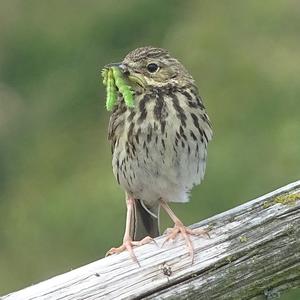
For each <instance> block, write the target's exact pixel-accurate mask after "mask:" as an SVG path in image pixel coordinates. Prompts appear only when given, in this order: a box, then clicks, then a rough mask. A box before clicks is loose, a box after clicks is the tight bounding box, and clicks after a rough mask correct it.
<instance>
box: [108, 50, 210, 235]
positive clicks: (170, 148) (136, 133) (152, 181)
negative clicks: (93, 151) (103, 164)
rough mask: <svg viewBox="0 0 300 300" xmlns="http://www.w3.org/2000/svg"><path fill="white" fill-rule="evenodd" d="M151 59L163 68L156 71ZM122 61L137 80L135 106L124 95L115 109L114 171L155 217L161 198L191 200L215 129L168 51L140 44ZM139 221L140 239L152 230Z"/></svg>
mask: <svg viewBox="0 0 300 300" xmlns="http://www.w3.org/2000/svg"><path fill="white" fill-rule="evenodd" d="M149 64H156V65H157V66H158V67H159V69H158V70H157V71H155V72H153V73H151V72H149V71H148V70H147V66H149ZM121 66H122V70H123V72H124V74H125V75H127V76H129V78H130V79H131V82H132V84H133V89H134V91H135V100H134V101H135V107H134V108H129V107H127V106H126V105H125V103H124V101H123V99H122V96H121V95H119V99H118V106H117V107H115V109H114V110H113V112H112V115H111V118H110V122H109V134H108V136H109V140H110V141H111V145H112V153H113V160H112V165H113V172H114V175H115V177H116V179H117V181H118V183H119V184H120V185H121V186H122V187H123V188H124V190H125V191H126V194H127V197H131V198H133V199H135V200H136V201H140V203H141V206H142V207H143V208H144V209H145V211H146V212H147V214H148V217H149V219H152V218H153V217H155V215H157V214H158V211H159V205H160V202H159V201H160V199H161V200H163V201H165V202H186V201H188V197H189V192H190V190H191V189H192V187H193V186H194V185H198V184H200V182H201V180H202V179H203V176H204V172H205V165H206V156H207V144H208V142H209V141H210V140H211V138H212V129H211V125H210V121H209V118H208V116H207V114H206V112H205V108H204V105H203V102H202V99H201V97H200V96H199V93H198V89H197V87H196V85H195V82H194V80H193V78H192V76H191V75H190V74H189V73H188V72H187V71H186V69H185V68H184V67H183V66H182V64H181V63H179V62H178V60H176V59H175V58H173V57H171V56H170V55H169V53H168V52H167V51H166V50H164V49H160V48H153V47H143V48H138V49H136V50H134V51H132V52H130V53H129V54H128V55H127V56H126V57H125V59H124V60H123V62H122V65H121ZM148 68H149V67H148ZM152 68H153V66H152ZM135 79H136V80H135ZM137 79H138V80H137ZM135 207H137V205H136V206H135ZM138 212H139V210H137V209H135V213H136V214H138ZM147 214H146V215H147ZM136 219H137V218H136ZM143 219H145V217H144V218H143ZM152 221H153V219H152ZM142 223H143V222H142ZM156 224H157V222H156ZM137 226H138V225H137V224H136V222H135V228H133V227H134V226H132V228H131V234H132V235H134V238H138V239H141V238H143V237H144V236H145V235H146V234H147V229H146V230H145V228H144V229H143V230H142V231H143V233H141V234H139V228H136V227H137ZM141 227H142V226H141ZM150 233H151V232H150ZM157 233H158V232H157ZM152 237H153V236H152Z"/></svg>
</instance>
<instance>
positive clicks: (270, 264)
mask: <svg viewBox="0 0 300 300" xmlns="http://www.w3.org/2000/svg"><path fill="white" fill-rule="evenodd" d="M192 227H193V228H197V227H204V228H207V227H208V228H209V229H210V238H204V237H193V238H192V240H193V245H194V248H195V260H194V263H193V264H191V259H190V257H189V255H188V253H187V249H186V246H185V244H184V242H183V241H182V240H178V241H176V242H175V243H170V244H167V245H165V246H164V247H162V248H161V247H160V245H162V243H163V241H164V237H158V238H157V239H156V243H157V245H156V244H155V243H151V244H148V245H144V246H141V247H138V248H135V253H136V255H137V257H138V259H139V262H140V265H141V267H139V266H138V265H137V264H136V263H134V262H133V261H132V260H131V259H130V257H129V255H128V253H126V252H125V253H121V254H119V255H113V256H110V257H107V258H103V259H100V260H98V261H96V262H93V263H91V264H88V265H85V266H83V267H81V268H78V269H75V270H73V271H71V272H68V273H65V274H62V275H59V276H56V277H53V278H51V279H49V280H46V281H44V282H41V283H39V284H36V285H33V286H30V287H28V288H25V289H23V290H20V291H17V292H14V293H11V294H9V295H6V296H3V297H1V298H0V299H2V300H33V299H34V300H37V299H38V300H41V299H43V300H46V299H47V300H54V299H55V300H58V299H64V300H71V299H72V300H74V299H88V300H92V299H272V298H275V297H277V296H278V295H279V294H280V293H281V292H283V291H285V290H288V289H291V288H296V287H300V181H297V182H294V183H291V184H289V185H287V186H284V187H282V188H280V189H278V190H276V191H274V192H271V193H269V194H267V195H264V196H262V197H259V198H257V199H255V200H252V201H249V202H247V203H245V204H243V205H241V206H238V207H236V208H233V209H231V210H229V211H226V212H224V213H221V214H219V215H216V216H214V217H212V218H209V219H207V220H204V221H202V222H199V223H197V224H194V225H192ZM66 255H67V254H66ZM37 263H38V262H37Z"/></svg>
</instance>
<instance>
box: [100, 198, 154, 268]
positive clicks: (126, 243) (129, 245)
mask: <svg viewBox="0 0 300 300" xmlns="http://www.w3.org/2000/svg"><path fill="white" fill-rule="evenodd" d="M126 204H127V214H126V226H125V233H124V237H123V244H122V245H121V246H120V247H117V248H114V247H113V248H111V249H110V250H109V251H108V252H107V253H106V256H108V255H111V254H116V253H121V252H123V251H124V250H126V249H127V250H128V252H129V254H130V256H131V258H132V259H133V261H134V262H136V263H137V264H138V265H140V264H139V262H138V260H137V258H136V256H135V254H134V252H133V246H141V245H144V244H147V243H149V242H151V241H152V240H153V239H152V238H151V237H150V236H146V237H145V238H143V239H142V240H141V241H133V240H132V238H131V236H130V228H131V222H132V219H133V218H132V214H133V209H134V205H135V202H134V199H133V198H132V197H128V198H127V200H126Z"/></svg>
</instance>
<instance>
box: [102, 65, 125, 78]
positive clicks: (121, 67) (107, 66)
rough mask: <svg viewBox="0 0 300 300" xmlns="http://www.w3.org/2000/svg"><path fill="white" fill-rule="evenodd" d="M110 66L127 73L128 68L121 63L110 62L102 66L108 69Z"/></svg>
mask: <svg viewBox="0 0 300 300" xmlns="http://www.w3.org/2000/svg"><path fill="white" fill-rule="evenodd" d="M111 67H117V68H119V69H120V71H121V72H122V73H123V74H125V75H126V74H127V73H128V68H127V67H126V66H125V65H124V64H122V63H111V64H108V65H106V66H104V68H105V69H109V68H111Z"/></svg>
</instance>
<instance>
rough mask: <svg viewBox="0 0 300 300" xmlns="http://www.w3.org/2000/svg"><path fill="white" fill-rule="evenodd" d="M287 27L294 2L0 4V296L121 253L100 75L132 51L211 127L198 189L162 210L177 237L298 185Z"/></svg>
mask: <svg viewBox="0 0 300 300" xmlns="http://www.w3.org/2000/svg"><path fill="white" fill-rule="evenodd" d="M299 15H300V3H299V2H298V1H296V0H294V1H293V0H285V1H283V0H282V1H271V0H268V1H261V0H253V1H208V0H207V1H196V0H195V1H175V0H172V1H171V0H169V1H166V0H165V1H159V0H155V1H154V0H152V1H146V0H129V1H116V0H114V1H111V0H110V1H108V0H106V1H58V0H55V1H22V0H19V1H18V0H10V1H8V0H7V1H1V2H0V18H1V26H0V294H5V293H8V292H10V291H12V290H16V289H20V288H22V287H25V286H28V285H30V284H33V283H35V282H38V281H41V280H44V279H46V278H49V277H51V276H53V275H55V274H59V273H63V272H66V271H69V270H70V269H73V268H76V267H78V266H80V265H83V264H86V263H88V262H91V261H94V260H97V259H99V258H101V257H102V256H103V255H104V253H105V252H106V251H107V250H108V249H109V248H110V247H112V246H116V245H118V244H119V243H120V242H121V239H122V235H123V229H124V219H125V201H124V195H123V191H122V190H121V189H120V188H119V187H118V186H117V184H116V181H115V179H114V177H113V174H112V170H111V154H110V147H109V144H108V142H107V138H106V130H107V124H108V118H109V114H108V113H107V112H106V111H105V108H104V102H105V95H104V88H103V86H102V85H101V84H100V80H99V74H100V70H101V67H102V66H103V65H105V64H107V63H110V62H116V61H120V60H121V59H122V57H124V55H126V54H127V52H129V51H130V50H132V49H134V48H136V47H138V46H143V45H153V46H160V47H164V48H167V49H169V51H170V52H171V53H172V54H173V55H174V56H175V57H177V58H178V59H179V60H180V61H182V62H183V64H184V65H185V66H186V67H187V69H188V70H189V71H190V72H191V73H192V75H193V76H194V78H195V79H196V81H197V82H198V83H199V86H200V92H201V95H202V96H203V98H204V101H205V104H206V107H207V110H208V113H209V115H210V117H211V120H212V123H213V127H214V133H215V135H214V140H213V142H212V143H211V145H210V147H209V155H208V165H207V173H206V178H205V180H204V182H203V184H202V185H201V186H200V187H197V188H195V189H194V191H193V193H192V201H191V202H190V203H189V204H186V205H180V204H178V205H173V207H174V208H175V211H176V212H177V213H178V215H179V216H181V217H182V219H183V220H184V222H185V223H186V224H191V223H194V222H196V221H198V220H200V219H203V218H207V217H209V216H211V215H214V214H217V213H219V212H221V211H224V210H226V209H229V208H231V207H233V206H236V205H238V204H241V203H243V202H245V201H248V200H250V199H252V198H255V197H257V196H259V195H262V194H264V193H267V192H269V191H271V190H273V189H275V188H277V187H280V186H283V185H285V184H287V183H289V182H292V181H295V180H297V179H299V177H300V176H299V165H300V135H299V132H300V105H299V98H300V84H299V82H300V39H299V37H300V22H299ZM162 224H163V227H165V226H167V225H171V223H170V222H169V221H168V220H167V218H166V216H163V222H162ZM299 297H300V292H299V291H294V292H290V293H289V294H286V295H284V296H283V297H282V299H289V300H291V299H299Z"/></svg>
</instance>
